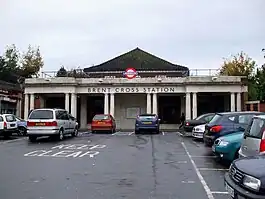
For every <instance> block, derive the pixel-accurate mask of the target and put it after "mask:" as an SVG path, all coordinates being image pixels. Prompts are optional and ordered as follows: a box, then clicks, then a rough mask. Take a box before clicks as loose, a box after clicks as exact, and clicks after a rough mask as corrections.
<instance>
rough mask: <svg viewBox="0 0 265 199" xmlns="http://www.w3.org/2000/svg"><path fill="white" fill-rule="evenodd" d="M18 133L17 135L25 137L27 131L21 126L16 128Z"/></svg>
mask: <svg viewBox="0 0 265 199" xmlns="http://www.w3.org/2000/svg"><path fill="white" fill-rule="evenodd" d="M18 133H19V135H24V136H25V135H27V129H26V128H25V127H23V126H21V127H18Z"/></svg>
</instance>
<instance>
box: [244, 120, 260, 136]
mask: <svg viewBox="0 0 265 199" xmlns="http://www.w3.org/2000/svg"><path fill="white" fill-rule="evenodd" d="M264 130H265V120H262V119H259V118H254V119H253V121H252V122H251V124H250V128H248V129H247V131H246V133H245V134H246V135H247V136H249V137H253V138H259V139H261V138H262V135H263V132H264Z"/></svg>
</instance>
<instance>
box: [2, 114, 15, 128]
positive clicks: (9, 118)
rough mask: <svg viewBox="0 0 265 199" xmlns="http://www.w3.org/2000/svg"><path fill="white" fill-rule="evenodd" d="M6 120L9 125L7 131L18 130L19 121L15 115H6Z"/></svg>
mask: <svg viewBox="0 0 265 199" xmlns="http://www.w3.org/2000/svg"><path fill="white" fill-rule="evenodd" d="M5 120H6V123H7V129H16V128H17V120H16V117H15V116H14V115H11V114H10V115H5Z"/></svg>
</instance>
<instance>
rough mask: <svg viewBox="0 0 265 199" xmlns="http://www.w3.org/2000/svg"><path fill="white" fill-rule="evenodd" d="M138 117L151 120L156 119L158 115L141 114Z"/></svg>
mask: <svg viewBox="0 0 265 199" xmlns="http://www.w3.org/2000/svg"><path fill="white" fill-rule="evenodd" d="M138 119H139V120H142V121H150V120H151V121H152V120H154V119H156V115H139V116H138Z"/></svg>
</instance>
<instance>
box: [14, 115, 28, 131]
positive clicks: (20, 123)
mask: <svg viewBox="0 0 265 199" xmlns="http://www.w3.org/2000/svg"><path fill="white" fill-rule="evenodd" d="M16 121H17V129H18V134H19V135H27V121H26V120H23V119H21V118H19V117H16Z"/></svg>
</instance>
